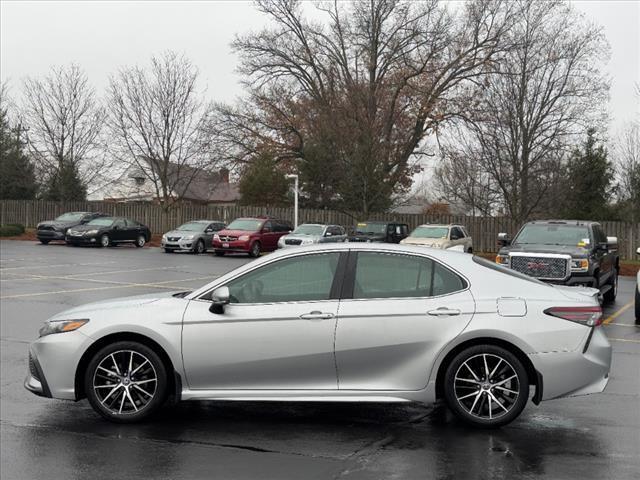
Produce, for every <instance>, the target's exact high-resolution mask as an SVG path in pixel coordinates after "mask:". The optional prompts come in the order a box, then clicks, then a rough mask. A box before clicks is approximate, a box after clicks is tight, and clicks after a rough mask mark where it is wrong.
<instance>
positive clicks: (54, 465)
mask: <svg viewBox="0 0 640 480" xmlns="http://www.w3.org/2000/svg"><path fill="white" fill-rule="evenodd" d="M0 261H1V263H0V273H1V279H0V282H1V283H0V304H1V310H0V337H1V357H0V358H1V372H0V373H1V392H0V424H1V425H0V426H1V442H0V444H1V455H0V457H1V459H2V462H1V465H2V470H1V472H0V473H1V477H2V478H3V479H4V480H6V479H31V478H65V479H75V478H78V479H86V478H90V477H91V478H94V479H102V478H105V479H111V478H116V477H118V478H125V479H134V478H145V479H164V478H166V479H173V478H185V479H187V478H224V479H245V478H246V479H253V478H255V479H269V478H273V479H285V478H292V479H293V478H295V479H312V478H319V479H329V478H332V479H338V478H339V479H349V478H358V479H360V478H362V479H365V478H366V479H369V478H371V479H391V478H398V479H405V478H406V479H427V478H429V479H431V478H438V479H454V478H455V479H462V478H474V479H475V478H479V479H482V478H487V479H503V478H504V479H513V478H527V479H531V478H545V479H574V478H580V479H582V480H585V479H598V480H601V479H603V478H607V479H631V478H636V479H637V478H640V477H639V475H640V375H639V374H638V367H639V366H640V328H638V327H636V326H634V322H633V303H632V302H633V289H634V288H635V279H632V278H622V279H621V282H620V291H619V296H618V300H617V302H616V303H615V304H614V305H611V306H609V307H607V309H606V320H605V322H606V325H605V326H604V327H603V328H605V330H606V333H607V335H608V336H609V338H610V340H611V343H612V345H613V348H614V358H613V368H612V374H611V381H610V382H609V385H608V387H607V389H606V391H605V392H604V393H602V394H599V395H593V396H585V397H576V398H570V399H559V400H553V401H548V402H544V403H542V404H541V405H540V406H538V407H536V406H535V405H533V404H531V403H530V404H529V405H528V406H527V408H526V409H525V411H524V413H523V414H522V415H521V416H520V417H519V419H517V420H516V421H515V422H513V423H512V424H510V425H508V426H507V427H503V428H502V429H499V430H494V431H480V430H471V429H469V428H467V427H465V426H463V425H461V424H460V423H458V422H457V421H456V420H455V419H454V418H453V417H452V416H451V415H450V414H449V413H448V412H447V411H446V410H445V409H443V408H441V407H425V406H420V405H399V406H395V405H389V404H338V405H334V404H319V403H312V404H281V403H263V404H261V403H248V402H247V403H197V402H194V403H183V404H181V405H179V406H177V407H168V408H165V409H164V410H163V411H162V412H161V414H160V415H159V416H158V417H156V418H155V419H154V421H152V422H148V423H145V424H140V425H115V424H110V423H107V422H106V421H104V420H102V419H101V418H99V417H98V416H97V414H95V413H94V412H93V410H92V409H91V408H90V407H89V405H88V404H87V402H86V401H82V402H79V403H74V402H65V401H58V400H50V399H43V398H39V397H36V396H34V395H32V394H30V393H29V392H27V391H26V390H25V389H24V388H23V386H22V383H23V380H24V377H25V374H26V371H27V345H28V343H29V342H30V341H32V340H33V339H35V338H36V337H37V331H38V328H39V327H40V325H41V324H42V322H43V321H44V320H45V319H46V318H47V317H49V316H51V315H52V314H54V313H57V312H59V311H61V310H64V309H67V308H70V307H72V306H76V305H81V304H84V303H88V302H91V301H97V300H102V299H108V298H115V297H120V296H128V295H137V294H143V293H151V292H154V291H158V290H164V291H171V290H180V289H185V290H188V289H191V288H194V287H197V286H200V285H202V284H204V283H206V282H208V281H209V280H211V279H213V278H215V277H216V276H218V275H220V274H222V273H224V272H226V271H228V270H230V269H232V268H234V267H236V266H238V265H240V264H242V263H244V262H246V261H248V259H247V258H246V257H222V258H218V257H214V256H213V255H212V254H208V255H200V256H194V255H188V254H172V255H167V254H164V253H162V252H161V251H160V250H159V249H157V248H144V249H137V248H135V247H128V246H123V247H117V248H108V249H97V248H71V247H66V246H64V245H53V244H51V245H48V246H42V245H39V244H35V243H32V242H22V241H2V242H0Z"/></svg>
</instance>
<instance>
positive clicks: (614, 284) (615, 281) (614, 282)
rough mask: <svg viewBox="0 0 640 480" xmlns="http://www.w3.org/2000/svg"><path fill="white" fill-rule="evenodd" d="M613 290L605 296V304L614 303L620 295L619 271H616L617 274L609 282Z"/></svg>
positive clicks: (608, 291)
mask: <svg viewBox="0 0 640 480" xmlns="http://www.w3.org/2000/svg"><path fill="white" fill-rule="evenodd" d="M609 285H611V288H610V289H609V290H607V292H606V293H605V294H604V295H603V300H604V303H613V302H615V300H616V296H617V295H618V269H617V268H616V269H615V274H614V275H612V276H611V280H609Z"/></svg>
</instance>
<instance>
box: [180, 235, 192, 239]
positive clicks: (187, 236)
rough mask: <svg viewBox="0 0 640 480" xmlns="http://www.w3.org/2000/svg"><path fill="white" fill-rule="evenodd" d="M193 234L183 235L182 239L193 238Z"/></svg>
mask: <svg viewBox="0 0 640 480" xmlns="http://www.w3.org/2000/svg"><path fill="white" fill-rule="evenodd" d="M193 237H194V236H193V235H185V236H184V237H182V240H193Z"/></svg>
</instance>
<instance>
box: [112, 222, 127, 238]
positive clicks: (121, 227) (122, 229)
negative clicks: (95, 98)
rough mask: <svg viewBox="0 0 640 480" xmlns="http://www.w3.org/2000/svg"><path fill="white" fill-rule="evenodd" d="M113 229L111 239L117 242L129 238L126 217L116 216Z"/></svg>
mask: <svg viewBox="0 0 640 480" xmlns="http://www.w3.org/2000/svg"><path fill="white" fill-rule="evenodd" d="M111 229H112V232H111V239H112V240H114V241H115V242H122V241H124V240H126V239H127V236H128V234H127V224H126V222H125V220H124V218H116V219H115V221H114V222H113V226H112V227H111Z"/></svg>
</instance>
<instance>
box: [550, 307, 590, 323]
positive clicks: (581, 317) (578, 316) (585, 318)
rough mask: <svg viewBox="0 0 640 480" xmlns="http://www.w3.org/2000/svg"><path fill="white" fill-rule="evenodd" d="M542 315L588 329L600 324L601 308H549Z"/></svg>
mask: <svg viewBox="0 0 640 480" xmlns="http://www.w3.org/2000/svg"><path fill="white" fill-rule="evenodd" d="M544 313H546V314H547V315H551V316H552V317H558V318H563V319H565V320H570V321H572V322H576V323H581V324H582V325H586V326H588V327H597V326H598V325H600V324H601V323H602V308H600V307H551V308H547V309H546V310H545V311H544Z"/></svg>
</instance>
